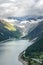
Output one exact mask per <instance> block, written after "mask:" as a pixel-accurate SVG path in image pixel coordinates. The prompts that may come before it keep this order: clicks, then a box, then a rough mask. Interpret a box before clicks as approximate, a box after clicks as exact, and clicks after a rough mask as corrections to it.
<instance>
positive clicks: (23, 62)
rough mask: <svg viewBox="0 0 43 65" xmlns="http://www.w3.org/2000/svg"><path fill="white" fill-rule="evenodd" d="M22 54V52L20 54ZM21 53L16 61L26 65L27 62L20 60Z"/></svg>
mask: <svg viewBox="0 0 43 65" xmlns="http://www.w3.org/2000/svg"><path fill="white" fill-rule="evenodd" d="M22 53H23V52H22ZM22 53H20V54H19V56H18V60H19V61H20V62H21V63H22V64H23V65H28V62H26V61H24V60H23V59H22V58H21V56H22Z"/></svg>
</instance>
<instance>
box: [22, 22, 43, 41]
mask: <svg viewBox="0 0 43 65" xmlns="http://www.w3.org/2000/svg"><path fill="white" fill-rule="evenodd" d="M42 33H43V21H41V22H39V24H38V26H36V28H34V29H33V30H32V31H31V32H28V34H27V35H26V36H25V37H23V38H26V39H30V40H32V39H35V38H37V37H38V36H40V35H41V34H42Z"/></svg>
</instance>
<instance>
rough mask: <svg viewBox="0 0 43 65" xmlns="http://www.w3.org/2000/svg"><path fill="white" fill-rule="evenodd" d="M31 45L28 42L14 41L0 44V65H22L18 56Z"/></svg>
mask: <svg viewBox="0 0 43 65" xmlns="http://www.w3.org/2000/svg"><path fill="white" fill-rule="evenodd" d="M31 44H32V43H31V42H29V41H28V40H14V41H10V42H6V43H1V44H0V65H23V64H22V63H21V62H20V61H19V60H18V56H19V54H20V53H21V52H22V51H23V50H25V49H26V48H27V47H28V46H29V45H31Z"/></svg>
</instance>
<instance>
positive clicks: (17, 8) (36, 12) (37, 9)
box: [0, 0, 43, 17]
mask: <svg viewBox="0 0 43 65" xmlns="http://www.w3.org/2000/svg"><path fill="white" fill-rule="evenodd" d="M11 16H13V17H23V16H29V17H34V16H43V0H0V17H11Z"/></svg>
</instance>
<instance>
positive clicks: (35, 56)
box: [21, 36, 43, 65]
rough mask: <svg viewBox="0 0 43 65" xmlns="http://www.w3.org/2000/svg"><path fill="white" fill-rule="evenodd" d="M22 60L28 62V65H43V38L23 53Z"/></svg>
mask: <svg viewBox="0 0 43 65" xmlns="http://www.w3.org/2000/svg"><path fill="white" fill-rule="evenodd" d="M21 59H23V60H24V61H25V62H27V63H28V64H27V65H43V36H42V37H40V39H39V38H38V39H37V40H36V41H35V42H34V43H33V44H32V45H31V46H29V47H28V48H27V49H26V50H25V51H23V53H22V54H21Z"/></svg>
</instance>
